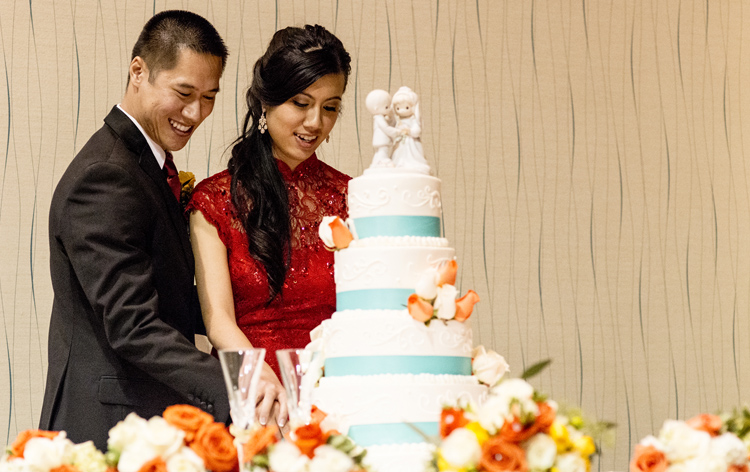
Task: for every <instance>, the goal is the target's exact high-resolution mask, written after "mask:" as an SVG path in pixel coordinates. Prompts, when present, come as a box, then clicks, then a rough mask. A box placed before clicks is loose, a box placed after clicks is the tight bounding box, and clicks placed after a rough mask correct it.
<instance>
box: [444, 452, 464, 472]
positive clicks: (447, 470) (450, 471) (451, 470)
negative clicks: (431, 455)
mask: <svg viewBox="0 0 750 472" xmlns="http://www.w3.org/2000/svg"><path fill="white" fill-rule="evenodd" d="M437 465H438V470H439V471H440V472H468V471H469V468H468V467H461V468H460V469H457V468H455V467H454V466H452V465H451V464H450V463H449V462H448V461H447V460H445V459H443V455H442V454H440V453H438V460H437Z"/></svg>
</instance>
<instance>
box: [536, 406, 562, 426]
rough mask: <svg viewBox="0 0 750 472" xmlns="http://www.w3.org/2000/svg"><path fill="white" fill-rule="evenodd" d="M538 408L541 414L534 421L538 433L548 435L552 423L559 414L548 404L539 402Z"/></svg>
mask: <svg viewBox="0 0 750 472" xmlns="http://www.w3.org/2000/svg"><path fill="white" fill-rule="evenodd" d="M537 406H538V407H539V414H538V415H537V417H536V420H535V421H534V426H535V427H536V429H537V431H541V432H543V433H547V432H548V431H549V427H550V426H552V422H553V421H555V416H557V413H556V412H555V410H554V409H553V408H552V407H551V406H549V403H547V402H539V403H537Z"/></svg>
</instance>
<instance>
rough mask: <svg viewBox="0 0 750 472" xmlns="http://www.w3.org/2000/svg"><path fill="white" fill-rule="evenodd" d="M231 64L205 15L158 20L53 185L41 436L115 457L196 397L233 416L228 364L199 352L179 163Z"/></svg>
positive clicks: (222, 416)
mask: <svg viewBox="0 0 750 472" xmlns="http://www.w3.org/2000/svg"><path fill="white" fill-rule="evenodd" d="M226 58H227V49H226V46H225V45H224V42H223V40H222V39H221V37H220V36H219V34H218V33H217V31H216V30H215V29H214V27H213V26H212V25H211V24H210V23H209V22H208V21H206V20H205V19H204V18H202V17H200V16H198V15H196V14H194V13H190V12H186V11H164V12H161V13H159V14H157V15H156V16H154V17H153V18H151V20H149V21H148V23H146V25H145V26H144V28H143V30H142V31H141V34H140V36H139V38H138V41H137V42H136V44H135V46H134V47H133V54H132V60H131V62H130V67H129V68H128V83H127V89H126V91H125V96H124V98H123V99H122V102H121V103H120V104H119V105H117V106H115V107H114V108H112V111H110V113H109V115H107V117H106V118H105V119H104V126H102V127H101V128H100V129H99V130H98V131H97V132H96V133H95V134H94V135H93V136H92V137H91V139H90V140H89V141H88V143H86V145H85V146H84V147H83V148H82V149H81V151H80V152H79V153H78V155H76V157H75V159H73V161H72V162H71V164H70V166H69V167H68V169H67V170H66V171H65V174H64V175H63V176H62V178H61V179H60V182H59V184H58V185H57V188H56V189H55V193H54V195H53V197H52V206H51V208H50V214H49V241H50V268H51V275H52V288H53V289H54V304H53V307H52V315H51V319H50V330H49V341H48V342H49V344H48V347H49V348H48V356H49V359H48V363H49V369H48V372H47V386H46V390H45V392H44V404H43V406H42V414H41V420H40V428H41V429H49V430H65V431H67V433H68V437H69V438H70V439H71V440H72V441H74V442H82V441H85V440H90V439H91V440H93V441H94V444H95V445H96V446H97V447H98V448H99V449H102V450H106V447H107V433H108V431H109V429H110V428H112V427H113V426H114V425H115V424H116V423H117V422H118V421H120V420H122V419H124V418H125V417H126V416H127V415H128V413H130V412H135V413H137V414H138V415H140V416H141V417H144V418H150V417H151V416H154V415H160V414H161V413H162V412H163V411H164V409H165V408H166V407H167V406H169V405H172V404H176V403H186V404H191V405H194V406H196V407H199V408H201V409H203V410H205V411H206V412H208V413H211V414H212V415H213V416H214V417H215V418H216V420H217V421H228V419H229V401H228V398H227V393H226V389H225V387H224V381H223V377H222V373H221V366H220V365H219V361H218V360H216V359H215V358H213V357H211V356H210V355H208V354H205V353H203V352H201V351H199V350H198V349H197V348H196V347H195V345H194V336H195V332H196V326H197V325H198V323H199V322H200V308H199V306H198V302H197V297H196V296H194V287H193V276H194V261H193V254H192V251H191V248H190V243H189V241H188V233H187V226H186V222H185V218H184V216H183V214H182V208H181V206H180V204H179V201H178V200H179V180H177V181H175V180H174V179H178V178H177V177H176V174H177V172H176V168H175V166H174V162H173V161H172V155H171V152H174V151H178V150H180V149H182V148H183V147H184V146H185V144H187V142H188V140H189V139H190V136H191V135H192V134H193V132H194V131H195V129H196V128H197V127H198V125H200V124H201V122H202V121H203V120H204V119H205V118H206V117H207V116H208V115H209V114H211V111H212V110H213V107H214V100H215V97H216V94H217V93H218V92H219V79H220V78H221V74H222V72H223V70H224V65H225V64H226ZM173 177H174V179H173ZM168 179H171V182H169V183H168Z"/></svg>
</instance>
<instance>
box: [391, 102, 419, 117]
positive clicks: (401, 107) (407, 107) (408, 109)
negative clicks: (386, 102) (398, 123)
mask: <svg viewBox="0 0 750 472" xmlns="http://www.w3.org/2000/svg"><path fill="white" fill-rule="evenodd" d="M393 111H395V112H396V115H398V116H399V117H401V118H409V117H410V116H412V115H413V114H414V106H413V105H412V104H411V103H409V102H406V101H405V102H400V103H394V104H393Z"/></svg>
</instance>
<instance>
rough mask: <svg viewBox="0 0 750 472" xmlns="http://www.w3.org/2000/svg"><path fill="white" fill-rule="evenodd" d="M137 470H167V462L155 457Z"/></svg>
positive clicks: (157, 471)
mask: <svg viewBox="0 0 750 472" xmlns="http://www.w3.org/2000/svg"><path fill="white" fill-rule="evenodd" d="M50 472H51V471H50ZM138 472H167V463H166V462H164V459H162V458H161V457H156V458H154V459H151V460H150V461H148V462H146V463H145V464H143V465H142V466H141V468H140V469H138Z"/></svg>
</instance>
